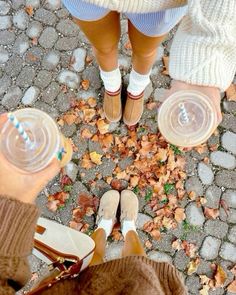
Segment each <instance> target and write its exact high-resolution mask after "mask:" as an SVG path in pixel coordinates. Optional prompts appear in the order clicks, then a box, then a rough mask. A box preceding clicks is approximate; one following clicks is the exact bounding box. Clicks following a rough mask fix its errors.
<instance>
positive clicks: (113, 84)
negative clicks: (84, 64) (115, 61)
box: [100, 68, 121, 92]
mask: <svg viewBox="0 0 236 295" xmlns="http://www.w3.org/2000/svg"><path fill="white" fill-rule="evenodd" d="M100 75H101V79H102V81H103V84H104V87H105V89H106V90H107V91H111V92H115V91H117V90H118V89H119V88H120V86H121V73H120V69H119V68H117V69H115V70H114V71H111V72H105V71H103V70H102V69H101V68H100Z"/></svg>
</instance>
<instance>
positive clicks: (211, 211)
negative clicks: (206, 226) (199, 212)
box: [204, 207, 220, 219]
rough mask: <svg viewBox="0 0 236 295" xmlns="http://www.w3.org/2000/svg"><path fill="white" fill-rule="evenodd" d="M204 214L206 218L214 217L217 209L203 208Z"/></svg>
mask: <svg viewBox="0 0 236 295" xmlns="http://www.w3.org/2000/svg"><path fill="white" fill-rule="evenodd" d="M204 214H205V216H206V217H207V218H210V219H216V218H217V217H218V216H219V214H220V213H219V209H212V208H207V207H205V208H204Z"/></svg>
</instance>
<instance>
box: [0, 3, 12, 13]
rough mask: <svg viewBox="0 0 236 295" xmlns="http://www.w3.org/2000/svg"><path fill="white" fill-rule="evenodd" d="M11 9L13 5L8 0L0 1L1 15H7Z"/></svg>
mask: <svg viewBox="0 0 236 295" xmlns="http://www.w3.org/2000/svg"><path fill="white" fill-rule="evenodd" d="M10 9H11V6H10V4H9V3H7V2H6V1H0V15H6V14H8V12H9V10H10Z"/></svg>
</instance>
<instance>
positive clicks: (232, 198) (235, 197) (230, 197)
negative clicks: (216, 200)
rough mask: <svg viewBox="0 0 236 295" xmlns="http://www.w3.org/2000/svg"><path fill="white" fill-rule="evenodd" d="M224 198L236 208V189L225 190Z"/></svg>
mask: <svg viewBox="0 0 236 295" xmlns="http://www.w3.org/2000/svg"><path fill="white" fill-rule="evenodd" d="M222 199H223V200H225V201H226V203H227V205H228V206H229V207H231V208H234V209H236V191H234V190H227V191H225V192H224V194H223V196H222Z"/></svg>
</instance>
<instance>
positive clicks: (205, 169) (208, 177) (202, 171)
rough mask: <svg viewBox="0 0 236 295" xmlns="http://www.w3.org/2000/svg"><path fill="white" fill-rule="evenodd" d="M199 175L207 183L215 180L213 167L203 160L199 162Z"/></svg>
mask: <svg viewBox="0 0 236 295" xmlns="http://www.w3.org/2000/svg"><path fill="white" fill-rule="evenodd" d="M198 176H199V178H200V179H201V182H202V183H203V184H206V185H210V184H212V182H213V180H214V173H213V172H212V170H211V168H210V167H209V166H207V165H206V164H205V163H203V162H200V163H199V164H198Z"/></svg>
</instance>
